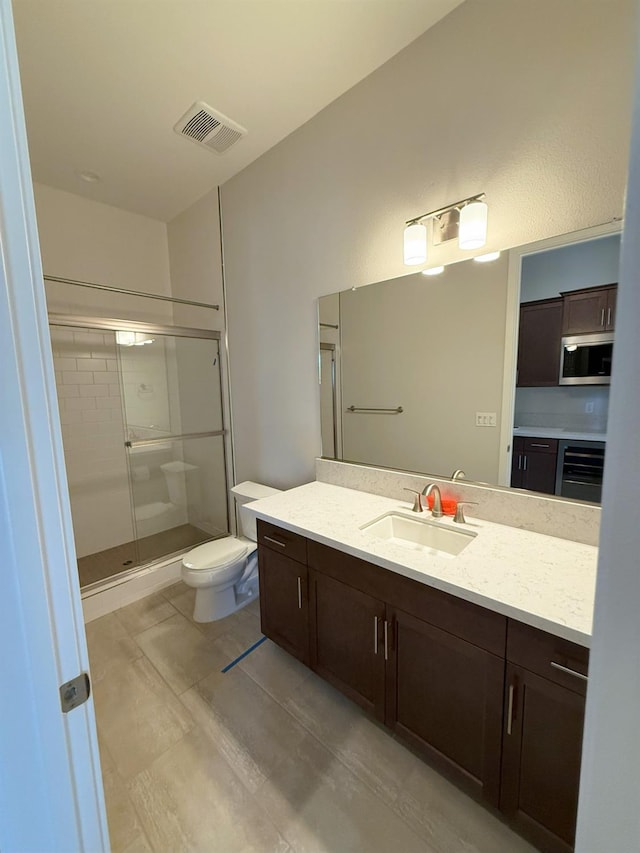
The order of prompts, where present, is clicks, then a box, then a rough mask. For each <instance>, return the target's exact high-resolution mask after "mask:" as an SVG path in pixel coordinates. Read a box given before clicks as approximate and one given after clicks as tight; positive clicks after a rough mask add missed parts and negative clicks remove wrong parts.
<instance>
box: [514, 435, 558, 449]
mask: <svg viewBox="0 0 640 853" xmlns="http://www.w3.org/2000/svg"><path fill="white" fill-rule="evenodd" d="M522 441H523V444H524V448H523V450H524V452H525V453H526V452H527V451H529V452H530V453H557V452H558V439H557V438H523V440H522Z"/></svg>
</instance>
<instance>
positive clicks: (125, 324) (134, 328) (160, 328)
mask: <svg viewBox="0 0 640 853" xmlns="http://www.w3.org/2000/svg"><path fill="white" fill-rule="evenodd" d="M44 278H45V279H48V280H52V279H50V278H49V277H48V276H44ZM66 283H69V284H80V282H71V281H68V282H66ZM100 289H104V290H107V289H111V288H106V287H103V288H100ZM136 295H139V296H149V298H151V299H157V298H158V297H157V296H154V295H153V294H142V293H140V294H136ZM167 299H168V298H167ZM170 301H186V300H173V299H171V300H170ZM194 304H197V303H194ZM202 305H203V307H215V306H205V305H204V303H202ZM48 322H49V326H63V327H69V328H76V329H91V330H94V331H100V330H104V331H107V332H122V331H127V332H145V333H148V334H154V335H166V336H167V337H176V338H196V339H200V340H215V341H218V345H219V346H218V375H219V379H220V381H219V395H220V417H221V421H222V429H221V430H211V431H210V432H197V433H185V434H182V435H168V436H163V437H162V438H149V439H136V440H135V441H129V440H125V441H124V446H125V448H126V455H127V469H128V470H129V489H131V470H130V467H129V462H130V454H129V453H128V451H129V450H131V448H132V447H138V446H142V445H153V444H160V443H166V442H171V441H178V440H182V439H190V438H193V439H195V438H208V437H214V436H222V437H223V438H224V437H225V436H227V435H228V429H227V427H226V423H225V421H226V418H225V409H224V396H223V393H222V382H223V375H222V359H221V354H220V342H221V340H222V333H221V332H219V331H217V330H215V329H197V328H192V327H190V326H171V325H168V324H163V323H145V322H142V321H139V320H121V319H117V318H114V317H84V316H80V315H77V314H53V313H50V314H48ZM118 379H119V380H121V374H120V373H118ZM123 413H124V401H123ZM222 459H223V467H224V479H225V490H226V492H227V495H228V494H229V477H228V473H229V468H228V459H227V446H226V442H225V441H224V440H223V442H222ZM131 500H132V504H131V514H132V519H133V517H134V509H133V506H134V505H133V498H132V499H131ZM226 511H227V531H228V532H229V533H230V532H231V516H230V513H229V502H228V500H227V501H226ZM133 524H134V530H135V529H136V528H135V520H134V521H133ZM137 538H138V536H137V532H136V540H137ZM207 541H209V540H207ZM183 553H184V551H183V550H182V549H181V550H179V551H174V552H172V553H170V554H164V555H163V556H162V557H158V558H155V559H153V560H149V561H147V562H143V563H138V564H137V565H136V566H132V567H131V568H130V569H125V570H124V571H122V572H118V573H117V574H114V575H111V576H110V577H108V578H103V579H102V580H99V581H95V582H94V583H92V584H87V585H86V586H84V587H82V589H81V593H82V595H83V596H84V595H89V594H93V593H95V592H98V591H100V590H103V589H108V588H109V587H111V586H115V585H117V584H119V583H121V582H122V581H123V580H125V579H128V578H129V577H132V576H133V575H135V574H137V573H138V572H140V571H143V570H147V569H148V568H149V567H150V566H152V565H154V564H156V563H164V562H166V561H167V560H171V559H172V558H175V557H178V556H180V554H183Z"/></svg>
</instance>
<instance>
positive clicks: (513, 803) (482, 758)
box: [258, 521, 589, 853]
mask: <svg viewBox="0 0 640 853" xmlns="http://www.w3.org/2000/svg"><path fill="white" fill-rule="evenodd" d="M258 543H259V545H258V548H259V565H260V612H261V617H262V630H263V632H264V633H265V634H266V635H267V636H268V637H270V638H271V639H272V640H274V642H276V643H278V644H279V645H280V646H282V648H284V649H286V650H287V651H290V652H291V653H292V654H294V655H295V656H296V657H298V658H300V659H301V660H304V661H305V662H307V663H308V664H309V665H310V666H311V668H312V669H313V670H314V671H315V672H316V673H317V674H318V675H320V676H321V677H323V678H324V679H326V680H327V681H328V682H330V683H331V684H332V685H334V686H335V687H336V688H337V689H338V690H340V691H341V692H342V693H344V694H345V695H346V696H348V697H349V698H350V699H352V700H353V701H355V702H357V703H358V704H359V705H361V706H362V707H363V708H365V709H366V710H367V711H368V712H369V713H370V714H372V715H373V716H374V717H376V718H377V719H379V720H381V721H383V722H384V723H385V724H386V726H388V728H389V729H390V730H391V731H393V732H394V733H395V734H396V735H397V736H398V737H399V738H401V739H403V740H404V741H405V742H407V743H408V744H409V745H410V746H411V747H412V748H414V749H415V750H416V751H417V752H419V753H420V754H421V755H422V756H423V757H424V758H425V759H426V760H427V761H428V762H429V763H430V764H431V765H432V766H434V767H435V768H436V769H438V770H439V771H440V772H442V773H443V774H445V775H447V776H448V777H449V778H450V779H452V780H453V781H454V782H456V784H458V785H459V786H460V787H462V788H463V789H464V790H466V791H467V792H468V793H470V794H471V795H472V796H473V797H474V798H475V799H477V800H479V801H481V802H484V803H485V804H487V805H489V806H491V807H492V808H495V809H500V811H501V812H502V815H503V817H504V818H505V819H506V820H507V821H508V823H509V824H510V825H511V826H512V827H513V828H514V829H515V830H517V831H518V832H520V833H521V834H522V835H524V836H526V837H527V838H528V839H529V840H531V841H532V842H533V843H534V844H535V845H536V846H537V847H538V848H539V849H540V850H542V851H544V853H568V851H570V850H572V849H573V847H572V845H573V840H574V834H575V821H576V808H577V801H578V784H579V776H580V755H581V748H582V728H583V719H584V703H585V694H586V673H587V666H588V656H589V653H588V650H587V649H584V648H582V647H580V646H576V645H575V644H573V643H569V642H567V641H566V640H562V639H561V638H558V637H555V636H552V635H551V634H547V633H545V632H543V631H539V630H537V629H535V628H531V627H529V626H526V625H523V624H522V623H520V622H516V621H514V620H512V619H507V618H506V617H504V616H501V615H499V614H497V613H494V612H493V611H491V610H487V609H485V608H483V607H479V606H477V605H475V604H470V603H469V602H467V601H464V600H462V599H459V598H457V597H455V596H452V595H448V594H446V593H443V592H440V591H439V590H435V589H432V588H431V587H428V586H426V585H424V584H421V583H418V582H416V581H413V580H411V579H409V578H406V577H404V576H402V575H398V574H396V573H394V572H390V571H387V570H385V569H382V568H380V567H379V566H374V565H372V564H371V563H367V562H366V561H364V560H360V559H358V558H356V557H352V556H350V555H348V554H344V553H342V552H341V551H337V550H335V549H333V548H330V547H327V546H325V545H320V544H318V543H317V542H314V541H312V540H310V539H309V540H307V539H305V538H304V537H302V536H299V535H297V534H293V533H290V532H288V531H285V530H281V529H279V528H278V527H276V526H275V525H272V524H268V523H266V522H263V521H258ZM299 581H300V582H299Z"/></svg>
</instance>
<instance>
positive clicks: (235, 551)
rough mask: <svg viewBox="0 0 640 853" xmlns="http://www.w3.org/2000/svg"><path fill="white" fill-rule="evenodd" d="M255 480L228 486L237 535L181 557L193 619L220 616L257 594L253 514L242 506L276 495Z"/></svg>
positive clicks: (273, 491)
mask: <svg viewBox="0 0 640 853" xmlns="http://www.w3.org/2000/svg"><path fill="white" fill-rule="evenodd" d="M279 491H280V490H279V489H271V488H269V487H268V486H262V485H260V484H259V483H252V482H249V481H247V482H245V483H240V484H239V485H237V486H234V487H233V488H232V489H231V493H232V494H233V496H234V498H235V501H236V504H237V505H238V507H239V510H240V511H239V516H240V524H241V527H242V535H241V536H225V537H224V538H223V539H215V540H214V541H213V542H205V544H204V545H198V546H197V547H196V548H193V549H192V550H191V551H189V552H188V553H187V554H185V555H184V557H183V559H182V567H181V575H182V580H183V581H184V582H185V583H186V584H187V586H191V587H193V588H194V589H195V590H196V602H195V609H194V613H193V618H194V620H195V621H196V622H214V621H215V620H216V619H224V617H225V616H229V615H230V614H231V613H235V612H236V610H240V609H241V608H242V607H245V606H246V605H247V604H249V603H250V602H251V601H253V600H254V599H255V598H257V596H258V552H257V545H256V539H257V532H256V519H255V516H254V515H252V514H250V513H248V512H247V511H246V509H245V505H246V504H248V503H251V502H252V501H256V500H259V499H260V498H266V497H269V496H270V495H275V494H278V492H279Z"/></svg>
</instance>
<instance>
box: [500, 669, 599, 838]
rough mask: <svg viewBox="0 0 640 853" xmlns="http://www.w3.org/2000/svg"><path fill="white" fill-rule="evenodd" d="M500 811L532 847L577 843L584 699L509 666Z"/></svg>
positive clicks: (559, 686)
mask: <svg viewBox="0 0 640 853" xmlns="http://www.w3.org/2000/svg"><path fill="white" fill-rule="evenodd" d="M506 683H507V689H506V691H505V732H504V740H503V761H502V787H501V795H500V808H501V809H502V811H503V812H504V813H505V814H506V816H507V817H508V818H509V819H510V820H511V821H512V822H513V823H514V824H515V825H516V826H518V827H519V828H520V829H521V830H522V831H523V833H524V834H526V835H527V836H528V837H529V838H530V839H531V840H532V841H533V842H534V844H536V846H538V847H540V849H542V850H545V851H548V853H569V851H571V850H572V849H573V843H574V839H575V825H576V813H577V808H578V785H579V781H580V756H581V751H582V728H583V723H584V703H585V700H584V695H582V694H581V693H580V692H574V691H573V690H570V689H568V688H567V687H563V686H561V685H559V684H556V683H554V682H552V681H549V680H548V679H546V678H541V677H540V676H539V675H534V674H533V673H532V672H529V671H528V670H526V669H523V668H521V667H518V666H515V665H514V664H507V682H506Z"/></svg>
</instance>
